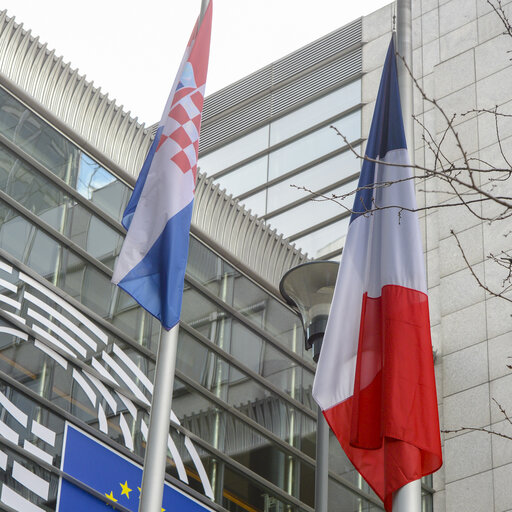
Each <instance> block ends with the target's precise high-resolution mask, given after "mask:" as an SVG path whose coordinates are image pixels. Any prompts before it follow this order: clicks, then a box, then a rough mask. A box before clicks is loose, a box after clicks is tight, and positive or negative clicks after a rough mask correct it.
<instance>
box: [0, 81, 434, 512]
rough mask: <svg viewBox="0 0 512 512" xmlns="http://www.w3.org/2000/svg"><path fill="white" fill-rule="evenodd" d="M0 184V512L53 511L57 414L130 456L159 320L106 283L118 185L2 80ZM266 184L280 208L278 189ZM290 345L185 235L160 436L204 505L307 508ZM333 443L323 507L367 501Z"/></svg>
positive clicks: (309, 472)
mask: <svg viewBox="0 0 512 512" xmlns="http://www.w3.org/2000/svg"><path fill="white" fill-rule="evenodd" d="M308 112H309V111H308V110H307V109H306V110H304V112H303V113H301V114H300V116H304V117H307V116H310V115H312V114H311V113H308ZM311 112H313V114H314V115H317V114H318V113H317V112H316V110H315V109H312V111H311ZM297 115H299V114H297ZM350 115H352V114H350ZM296 122H297V124H298V121H296ZM283 126H284V125H283ZM299 128H300V127H298V129H299ZM280 129H281V133H282V134H283V135H282V137H283V138H285V137H288V136H289V135H290V132H286V131H285V129H284V128H283V127H281V128H280ZM300 129H301V128H300ZM299 133H300V132H299ZM314 133H315V132H314V131H313V132H311V133H310V135H311V136H315V135H314ZM267 136H268V133H267ZM292 136H295V134H294V135H292ZM258 137H260V135H257V136H255V137H254V139H253V140H252V144H254V146H257V144H258V143H259V142H258ZM276 137H277V135H276ZM285 140H286V139H283V141H285ZM297 140H299V139H297ZM290 144H292V143H290ZM286 147H287V144H285V145H283V146H282V148H283V149H284V148H286ZM240 151H242V150H240ZM276 151H278V150H276ZM226 155H227V156H226V158H228V157H230V156H232V153H229V154H226ZM240 155H242V153H240V154H239V155H238V156H237V157H236V158H241V157H243V155H242V156H240ZM269 156H270V154H269ZM329 160H332V161H333V162H337V163H340V162H347V166H348V165H349V164H350V162H351V157H350V156H349V154H348V153H346V152H340V153H339V154H336V155H333V156H332V157H330V158H329V159H327V160H326V161H325V162H328V161H329ZM294 165H295V164H294ZM315 168H317V169H324V171H323V172H324V174H327V173H328V172H329V170H328V169H329V168H330V167H329V164H327V163H321V162H319V163H317V164H315ZM347 168H348V167H347ZM268 169H270V167H268ZM301 172H302V173H303V175H304V179H305V180H308V179H310V178H309V177H308V176H309V175H308V174H307V173H308V169H303V170H302V171H301ZM351 172H352V171H348V170H347V172H346V176H345V177H344V178H341V180H343V179H345V178H347V179H349V180H350V179H351V176H352V175H351ZM281 181H282V180H280V178H279V179H278V180H277V181H276V182H275V184H274V186H276V187H277V186H278V185H279V184H280V183H281ZM328 181H329V180H327V179H326V181H323V182H321V184H320V185H319V186H321V187H322V188H325V187H326V186H327V187H329V183H328ZM0 182H1V189H0V346H1V349H0V469H1V470H0V485H1V490H0V509H1V508H2V507H4V506H5V507H10V508H11V509H15V510H36V511H39V510H42V511H53V510H55V509H56V506H57V499H58V489H59V480H60V478H61V477H62V476H63V475H62V469H61V458H62V453H63V449H64V445H65V439H64V431H65V425H66V423H67V422H68V423H72V424H74V425H76V426H77V427H79V428H80V429H81V430H83V431H84V432H86V433H87V434H88V435H90V436H93V437H95V438H98V439H100V440H101V441H102V442H103V443H105V444H106V445H108V446H109V447H110V448H111V449H113V450H116V451H118V452H120V453H121V454H123V455H124V456H125V457H127V458H128V459H130V460H133V461H134V462H138V463H141V461H142V457H143V454H144V448H145V442H146V437H145V436H146V434H147V424H148V420H149V416H148V410H149V404H150V400H151V393H152V380H153V374H154V368H155V358H156V342H157V340H158V337H159V333H160V328H159V324H158V322H157V321H155V320H154V319H153V318H152V317H151V316H150V315H148V314H147V313H145V312H144V311H143V310H142V309H141V308H140V307H138V306H137V305H136V303H135V302H134V301H133V299H131V298H130V297H129V296H128V295H126V294H125V293H124V292H122V291H120V290H119V289H118V288H116V287H115V286H113V285H112V284H111V283H110V277H111V273H112V266H113V262H114V259H115V257H116V256H117V254H118V251H119V249H120V245H121V243H122V238H123V229H122V228H121V226H120V224H119V218H120V214H121V212H122V210H123V208H124V205H125V204H126V201H127V199H128V197H129V194H130V187H129V186H128V184H126V183H124V182H123V181H121V180H120V179H118V178H117V177H116V176H115V175H114V174H112V173H111V172H109V171H108V169H105V168H104V167H103V166H102V165H101V164H100V163H99V162H96V161H95V160H94V159H93V158H91V156H90V155H87V154H86V153H84V152H83V151H82V150H81V149H80V148H79V147H78V146H76V145H75V144H74V143H73V142H72V141H70V140H69V139H67V138H66V137H65V136H64V135H63V134H61V133H60V132H58V131H56V130H55V129H53V128H52V127H51V126H50V125H49V124H47V123H46V122H45V121H44V120H43V119H41V118H40V117H39V116H38V115H37V114H35V113H34V112H32V111H31V110H30V109H29V108H27V107H26V106H25V105H24V104H23V103H21V102H20V101H18V100H17V99H16V98H15V97H13V96H12V95H11V94H10V93H9V92H8V91H6V90H3V89H0ZM347 183H348V182H347ZM344 186H345V184H343V183H342V184H340V183H336V186H335V189H336V190H339V191H343V190H345V189H344V188H343V187H344ZM265 192H268V197H269V198H270V197H271V196H272V195H273V194H274V199H272V201H274V203H273V204H274V207H275V208H276V209H278V208H280V207H281V206H280V203H279V199H278V196H279V192H277V189H276V190H275V191H271V188H269V189H268V190H266V191H265ZM248 197H249V196H248ZM293 197H294V196H293ZM293 197H292V200H293ZM276 201H277V202H276ZM301 207H302V205H299V206H297V208H301ZM285 213H286V212H282V213H281V215H283V216H284V214H285ZM276 218H277V215H276ZM283 218H284V217H283ZM315 218H316V219H318V220H319V221H321V220H322V219H323V217H322V216H321V215H320V214H319V215H318V217H315ZM283 222H284V221H283ZM335 222H336V225H335V226H334V225H332V226H331V224H328V225H327V226H325V227H323V228H321V229H318V230H317V231H315V233H316V235H317V236H319V237H322V236H323V238H322V240H324V241H327V243H328V236H329V233H328V230H329V229H334V227H336V228H339V227H341V228H343V225H342V222H344V221H343V219H341V220H336V221H335ZM322 230H325V231H326V233H325V234H323V235H322V233H323V231H322ZM307 236H309V235H307V234H305V235H304V236H303V237H302V238H303V239H304V240H306V239H307ZM327 243H326V245H327ZM303 345H304V339H303V333H302V327H301V325H300V322H299V319H298V317H297V316H296V315H295V313H294V312H293V311H292V310H290V309H289V308H288V307H287V306H285V305H284V304H283V303H282V302H281V301H280V300H279V299H278V298H276V297H275V296H273V295H272V294H270V293H269V292H268V291H266V290H265V289H264V288H262V287H261V286H260V285H259V284H258V283H256V282H254V281H253V280H251V279H250V278H249V277H247V276H246V275H244V274H243V273H242V272H240V271H239V270H238V269H237V268H236V267H235V266H234V265H232V264H231V263H230V262H229V261H227V260H226V259H225V258H223V257H222V256H221V255H219V254H218V253H216V252H214V251H213V250H212V249H210V248H209V247H208V246H207V245H205V244H204V243H203V242H202V241H201V240H199V239H197V238H194V237H191V239H190V256H189V262H188V267H187V276H186V282H185V292H184V301H183V313H182V323H181V329H180V339H179V349H178V358H177V369H176V380H175V383H174V397H173V411H174V415H175V416H174V417H173V422H172V426H171V429H170V432H169V440H168V446H169V452H168V461H167V462H168V464H167V473H168V477H169V479H170V480H171V482H172V483H174V485H176V486H178V487H180V486H181V487H182V488H183V489H185V490H187V491H188V492H190V493H192V494H193V495H194V496H195V497H196V498H197V499H200V500H203V501H204V502H205V503H207V504H208V503H209V504H210V506H211V507H212V508H214V509H217V510H219V511H221V510H229V511H241V512H242V511H246V512H253V511H261V512H267V511H268V512H272V511H304V512H311V511H312V510H313V506H314V471H315V432H316V405H315V404H314V403H313V401H312V398H311V387H312V382H313V376H314V365H313V364H312V363H311V361H310V358H309V355H308V356H305V355H304V353H303V350H304V347H303ZM332 442H333V448H332V450H331V452H332V453H333V456H332V460H331V461H330V470H331V471H330V483H329V489H330V493H331V498H330V499H331V500H332V503H333V504H334V503H335V504H336V507H335V509H336V510H338V511H342V512H356V511H370V510H382V508H381V506H380V505H379V501H378V500H377V499H376V497H375V495H374V494H373V493H372V491H371V490H370V489H369V488H368V487H367V485H366V484H365V483H364V482H363V481H362V480H361V479H360V477H359V476H358V475H357V473H356V472H355V471H354V469H353V468H352V466H351V465H350V463H349V462H348V461H347V460H346V458H345V457H344V456H343V454H342V452H341V449H340V448H339V446H337V442H336V441H335V440H334V439H333V440H332ZM29 474H30V475H32V476H30V477H27V475H29ZM23 475H25V477H26V478H24V477H23ZM34 482H35V483H34ZM96 491H99V492H100V493H107V490H106V489H105V490H102V489H96ZM428 497H429V495H427V498H426V499H428ZM20 504H21V505H20ZM333 507H334V505H333ZM7 509H8V508H7ZM333 510H334V508H333Z"/></svg>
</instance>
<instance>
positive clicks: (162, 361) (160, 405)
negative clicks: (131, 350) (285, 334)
mask: <svg viewBox="0 0 512 512" xmlns="http://www.w3.org/2000/svg"><path fill="white" fill-rule="evenodd" d="M208 3H209V0H201V13H200V15H199V26H200V25H201V22H202V21H203V17H204V14H205V12H206V8H207V7H208ZM199 26H198V28H199ZM178 331H179V323H178V324H176V325H175V326H174V327H173V328H172V329H171V330H169V331H167V330H166V329H163V328H162V333H161V335H160V344H159V346H158V354H157V358H156V368H155V381H154V386H153V398H152V400H151V412H150V417H149V428H148V439H147V444H146V454H145V456H144V471H143V474H142V484H141V491H140V501H139V512H161V510H162V498H163V493H164V481H165V465H166V461H167V438H168V436H169V425H170V417H171V406H172V392H173V387H174V370H175V366H176V352H177V348H178Z"/></svg>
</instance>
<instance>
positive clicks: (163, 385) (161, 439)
mask: <svg viewBox="0 0 512 512" xmlns="http://www.w3.org/2000/svg"><path fill="white" fill-rule="evenodd" d="M178 330H179V324H176V325H175V326H174V327H173V328H172V329H171V330H170V331H167V330H166V329H162V334H161V336H160V345H159V347H158V355H157V358H156V369H155V382H154V389H153V399H152V400H151V414H150V418H149V429H148V440H147V441H148V442H147V445H146V455H145V457H144V472H143V475H142V485H141V491H140V502H139V512H160V511H161V510H162V497H163V493H164V480H165V463H166V459H167V436H168V435H169V424H170V416H171V403H172V390H173V384H174V368H175V365H176V348H177V346H178Z"/></svg>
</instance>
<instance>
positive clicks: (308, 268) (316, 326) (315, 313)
mask: <svg viewBox="0 0 512 512" xmlns="http://www.w3.org/2000/svg"><path fill="white" fill-rule="evenodd" d="M338 267H339V264H338V263H336V262H334V261H312V262H309V263H303V264H302V265H298V266H297V267H294V268H292V269H290V270H288V272H286V274H285V275H284V276H283V277H282V278H281V282H280V283H279V291H280V292H281V295H282V296H283V297H284V299H285V300H286V302H287V303H288V304H289V305H291V306H294V307H295V308H296V309H297V310H298V311H299V313H300V316H301V319H302V325H303V327H304V334H305V340H306V341H305V343H306V350H309V349H310V348H313V360H314V361H315V362H316V361H318V358H319V356H320V350H321V348H322V341H323V338H324V332H325V327H326V325H327V318H328V316H329V309H330V307H331V301H332V296H333V293H334V285H335V284H336V277H337V275H338ZM328 477H329V427H328V425H327V422H326V421H325V418H324V415H323V414H322V410H321V409H320V407H318V416H317V428H316V474H315V512H327V498H328V492H327V489H328V486H327V484H328Z"/></svg>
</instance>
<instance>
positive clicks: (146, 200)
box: [112, 1, 212, 329]
mask: <svg viewBox="0 0 512 512" xmlns="http://www.w3.org/2000/svg"><path fill="white" fill-rule="evenodd" d="M211 25H212V2H211V1H210V3H209V5H208V8H207V10H206V13H205V15H204V18H203V20H202V23H201V26H200V27H199V21H198V22H197V23H196V26H195V27H194V30H193V31H192V35H191V37H190V41H189V43H188V46H187V49H186V51H185V55H184V56H183V60H182V63H181V66H180V69H179V71H178V75H177V76H176V80H175V82H174V85H173V88H172V90H171V94H170V95H169V99H168V100H167V104H166V106H165V109H164V113H163V116H162V120H161V121H160V124H159V125H158V130H157V132H156V135H155V139H154V141H153V144H152V146H151V148H150V150H149V153H148V156H147V157H146V161H145V162H144V165H143V167H142V170H141V172H140V175H139V178H138V180H137V183H136V184H135V188H134V190H133V194H132V197H131V198H130V201H129V203H128V206H127V207H126V210H125V212H124V215H123V221H122V222H123V226H124V227H125V228H126V229H127V230H128V233H127V235H126V238H125V240H124V244H123V247H122V249H121V253H120V255H119V258H118V260H117V263H116V266H115V269H114V275H113V277H112V282H113V283H114V284H117V285H119V287H120V288H122V289H123V290H125V291H126V292H127V293H129V294H130V295H131V296H132V297H133V298H134V299H135V300H136V301H137V302H138V303H139V304H140V305H141V306H142V307H143V308H145V309H146V310H147V311H149V312H150V313H151V314H152V315H153V316H155V317H156V318H158V319H159V320H160V322H161V323H162V326H163V327H165V328H166V329H171V328H172V327H173V326H174V325H176V324H177V323H178V321H179V318H180V311H181V301H182V296H183V280H184V277H185V268H186V266H187V256H188V241H189V232H190V221H191V218H192V205H193V202H194V191H195V185H196V175H197V154H198V148H199V130H200V127H201V113H202V110H203V101H204V91H205V84H206V74H207V71H208V56H209V53H210V33H211Z"/></svg>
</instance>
